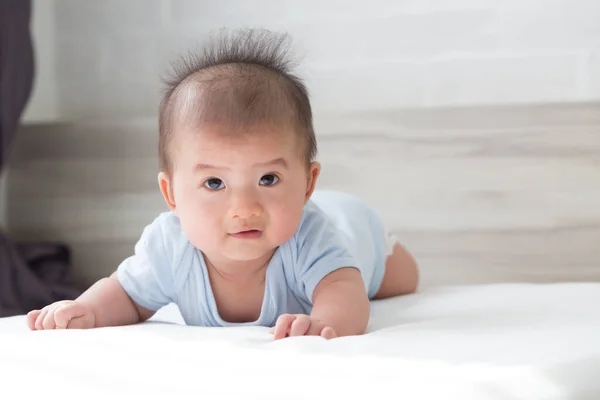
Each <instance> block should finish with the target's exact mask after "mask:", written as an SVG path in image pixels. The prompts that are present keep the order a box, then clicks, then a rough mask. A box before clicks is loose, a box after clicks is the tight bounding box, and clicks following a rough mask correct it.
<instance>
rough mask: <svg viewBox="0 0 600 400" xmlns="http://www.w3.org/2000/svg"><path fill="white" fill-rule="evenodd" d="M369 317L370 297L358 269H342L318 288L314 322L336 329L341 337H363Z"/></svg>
mask: <svg viewBox="0 0 600 400" xmlns="http://www.w3.org/2000/svg"><path fill="white" fill-rule="evenodd" d="M369 314H370V302H369V297H368V295H367V291H366V289H365V285H364V282H363V279H362V277H361V275H360V272H359V271H358V269H356V268H342V269H338V270H336V271H334V272H332V273H330V274H329V275H327V276H326V277H325V278H323V279H322V280H321V281H320V282H319V284H318V285H317V287H316V288H315V291H314V294H313V308H312V312H311V314H310V316H311V319H313V320H318V321H321V322H322V323H323V324H325V325H327V326H329V327H331V328H333V330H334V331H335V333H336V335H337V336H349V335H361V334H363V333H364V332H365V330H366V328H367V324H368V322H369Z"/></svg>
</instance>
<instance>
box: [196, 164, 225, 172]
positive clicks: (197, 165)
mask: <svg viewBox="0 0 600 400" xmlns="http://www.w3.org/2000/svg"><path fill="white" fill-rule="evenodd" d="M201 169H229V167H219V166H216V165H211V164H196V167H195V168H194V171H199V170H201Z"/></svg>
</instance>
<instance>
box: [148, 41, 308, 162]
mask: <svg viewBox="0 0 600 400" xmlns="http://www.w3.org/2000/svg"><path fill="white" fill-rule="evenodd" d="M289 42H290V41H289V37H288V36H287V35H285V34H276V33H273V32H270V31H267V30H253V29H248V30H246V29H244V30H236V31H233V32H230V33H228V32H227V31H220V32H219V34H218V35H217V36H216V37H213V38H211V40H209V41H208V43H207V44H206V45H205V46H203V47H202V48H201V49H200V50H199V51H191V52H189V53H188V54H187V55H186V56H184V57H182V58H180V59H179V60H178V61H177V62H175V63H174V64H173V65H172V67H173V76H172V77H171V78H170V79H168V80H165V83H166V90H165V94H164V96H163V98H162V101H161V103H160V108H159V164H160V165H159V166H160V169H161V171H170V170H171V167H172V161H171V158H170V154H169V142H170V141H171V138H172V136H173V131H174V130H175V128H181V127H185V128H189V129H197V128H199V127H202V126H206V125H211V126H215V125H216V126H219V127H223V128H225V131H228V132H231V133H233V134H238V133H240V132H243V131H244V129H246V128H249V127H252V126H254V125H264V124H268V125H270V126H275V127H277V128H283V129H290V130H293V131H294V133H296V135H297V137H298V138H300V140H301V142H302V144H303V145H302V157H303V159H304V161H305V162H306V163H310V162H311V161H313V160H314V158H315V156H316V152H317V145H316V139H315V134H314V129H313V122H312V109H311V105H310V101H309V97H308V92H307V90H306V87H305V85H304V83H303V82H302V80H301V79H300V78H298V77H297V76H295V75H294V74H293V73H292V64H293V60H292V59H291V57H290V55H289V47H290V46H289Z"/></svg>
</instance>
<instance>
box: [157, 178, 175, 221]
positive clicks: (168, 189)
mask: <svg viewBox="0 0 600 400" xmlns="http://www.w3.org/2000/svg"><path fill="white" fill-rule="evenodd" d="M158 186H159V188H160V192H161V193H162V195H163V198H164V199H165V202H166V203H167V206H169V208H170V209H171V211H173V212H175V211H176V206H175V196H173V186H172V184H171V178H170V176H169V175H168V174H167V173H166V172H160V173H159V174H158Z"/></svg>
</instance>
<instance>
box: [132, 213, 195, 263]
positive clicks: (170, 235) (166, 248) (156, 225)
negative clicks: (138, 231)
mask: <svg viewBox="0 0 600 400" xmlns="http://www.w3.org/2000/svg"><path fill="white" fill-rule="evenodd" d="M137 246H138V247H142V248H143V249H144V250H145V253H146V254H148V255H154V256H157V257H160V258H163V259H164V258H175V257H177V255H178V254H179V253H181V252H182V251H183V250H185V249H186V248H187V247H188V246H189V240H188V239H187V237H186V235H185V233H184V232H183V229H182V228H181V223H180V221H179V217H177V216H176V215H175V214H174V213H172V212H163V213H161V214H159V215H158V216H157V217H156V218H155V219H154V220H153V221H152V222H151V223H150V224H148V225H147V226H146V227H145V228H144V230H143V232H142V235H141V237H140V240H139V242H138V244H137Z"/></svg>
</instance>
